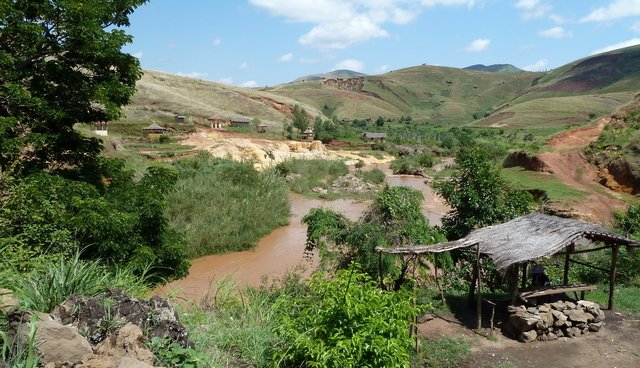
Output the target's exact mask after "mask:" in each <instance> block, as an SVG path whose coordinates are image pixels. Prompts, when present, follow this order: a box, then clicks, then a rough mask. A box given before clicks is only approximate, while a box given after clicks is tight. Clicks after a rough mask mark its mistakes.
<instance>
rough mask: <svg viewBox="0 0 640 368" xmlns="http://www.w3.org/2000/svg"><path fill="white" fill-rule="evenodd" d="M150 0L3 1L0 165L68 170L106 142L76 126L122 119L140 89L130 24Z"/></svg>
mask: <svg viewBox="0 0 640 368" xmlns="http://www.w3.org/2000/svg"><path fill="white" fill-rule="evenodd" d="M145 2H146V0H13V1H3V2H2V3H1V4H0V81H1V83H0V147H1V148H2V149H1V150H0V172H3V173H9V174H13V175H17V174H18V173H21V175H27V174H28V173H30V172H34V171H38V170H49V171H68V170H70V169H75V168H78V167H82V166H84V165H86V164H88V163H89V164H90V163H91V162H92V161H95V159H96V157H97V156H98V154H99V152H100V150H101V145H100V143H99V141H98V140H97V139H95V138H87V137H83V136H82V135H81V134H79V133H78V132H77V131H75V130H74V129H73V126H74V124H77V123H91V122H95V121H106V120H114V119H117V118H118V117H120V116H121V106H122V105H124V104H127V103H128V102H129V101H130V99H131V97H132V96H133V94H134V92H135V83H136V81H137V80H138V79H139V78H140V76H141V69H140V65H139V62H138V60H137V59H136V58H135V57H133V56H131V55H129V54H126V53H123V52H122V51H121V48H122V46H124V45H126V44H128V43H130V42H131V40H132V38H131V36H129V35H128V34H126V33H125V32H124V31H123V30H122V27H126V26H128V25H129V15H130V14H131V13H132V12H133V10H134V9H135V8H137V7H138V6H140V5H142V4H144V3H145Z"/></svg>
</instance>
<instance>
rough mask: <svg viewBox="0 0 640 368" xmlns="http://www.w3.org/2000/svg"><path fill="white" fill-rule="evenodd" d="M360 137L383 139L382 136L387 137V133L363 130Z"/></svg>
mask: <svg viewBox="0 0 640 368" xmlns="http://www.w3.org/2000/svg"><path fill="white" fill-rule="evenodd" d="M362 138H365V139H384V138H387V133H372V132H364V133H362Z"/></svg>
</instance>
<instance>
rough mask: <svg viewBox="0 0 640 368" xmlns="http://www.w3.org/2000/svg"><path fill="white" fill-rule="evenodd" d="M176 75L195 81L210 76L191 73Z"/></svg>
mask: <svg viewBox="0 0 640 368" xmlns="http://www.w3.org/2000/svg"><path fill="white" fill-rule="evenodd" d="M176 74H177V75H179V76H181V77H187V78H193V79H202V78H204V77H206V76H207V75H209V74H208V73H200V72H191V73H183V72H179V73H176Z"/></svg>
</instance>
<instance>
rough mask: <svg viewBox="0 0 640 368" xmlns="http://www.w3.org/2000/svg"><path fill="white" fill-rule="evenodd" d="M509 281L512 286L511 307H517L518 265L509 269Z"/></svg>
mask: <svg viewBox="0 0 640 368" xmlns="http://www.w3.org/2000/svg"><path fill="white" fill-rule="evenodd" d="M509 273H510V275H509V281H510V284H511V285H510V286H511V305H516V302H517V301H518V264H517V263H516V264H514V265H513V266H511V268H510V269H509Z"/></svg>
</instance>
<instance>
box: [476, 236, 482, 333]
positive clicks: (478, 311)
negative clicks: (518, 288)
mask: <svg viewBox="0 0 640 368" xmlns="http://www.w3.org/2000/svg"><path fill="white" fill-rule="evenodd" d="M476 273H477V274H478V275H477V279H478V293H477V294H476V318H477V321H476V322H477V323H476V329H478V330H479V329H480V328H482V273H481V271H480V244H478V245H477V248H476Z"/></svg>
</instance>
